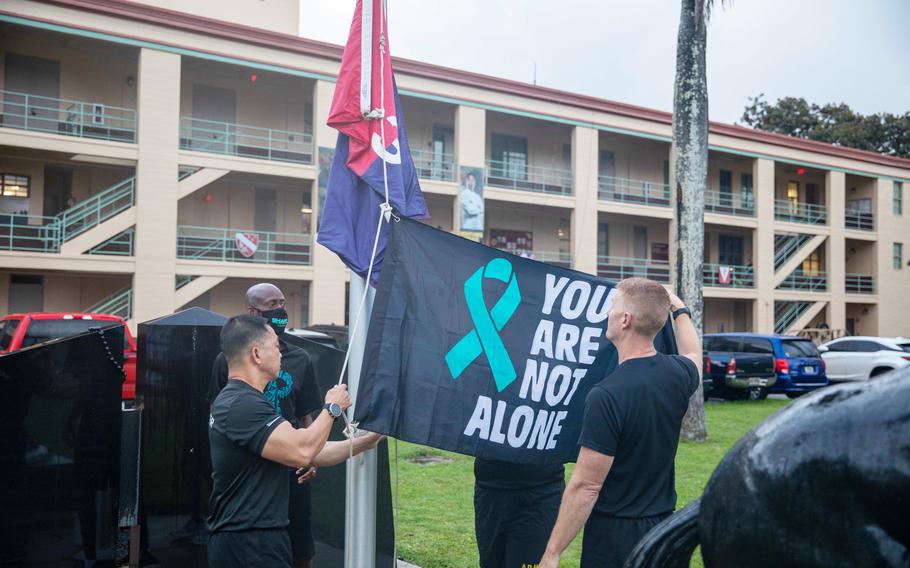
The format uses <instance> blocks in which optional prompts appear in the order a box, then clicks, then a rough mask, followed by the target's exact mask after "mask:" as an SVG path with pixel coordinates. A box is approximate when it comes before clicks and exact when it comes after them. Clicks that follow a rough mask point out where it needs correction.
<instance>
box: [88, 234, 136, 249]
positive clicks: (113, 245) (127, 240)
mask: <svg viewBox="0 0 910 568" xmlns="http://www.w3.org/2000/svg"><path fill="white" fill-rule="evenodd" d="M135 235H136V228H135V227H130V228H129V229H127V230H125V231H123V232H121V233H119V234H117V235H114V236H113V237H111V238H109V239H108V240H106V241H104V242H103V243H101V244H100V245H97V246H95V247H93V248H91V249H90V250H89V251H88V254H100V255H107V256H133V239H134V238H135Z"/></svg>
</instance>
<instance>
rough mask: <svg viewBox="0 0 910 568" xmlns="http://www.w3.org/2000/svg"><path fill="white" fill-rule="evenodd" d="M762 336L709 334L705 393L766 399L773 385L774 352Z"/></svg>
mask: <svg viewBox="0 0 910 568" xmlns="http://www.w3.org/2000/svg"><path fill="white" fill-rule="evenodd" d="M769 347H770V345H769V343H768V341H767V339H765V338H764V337H762V336H755V335H754V334H749V333H709V334H705V337H704V350H705V352H706V358H705V372H704V380H703V386H704V388H705V396H706V397H707V396H709V395H713V396H720V397H723V398H748V399H751V400H758V399H763V398H765V397H767V396H768V389H769V388H771V387H772V386H774V383H775V382H776V381H777V375H776V374H775V372H774V364H775V363H774V355H773V352H771V350H770V349H769Z"/></svg>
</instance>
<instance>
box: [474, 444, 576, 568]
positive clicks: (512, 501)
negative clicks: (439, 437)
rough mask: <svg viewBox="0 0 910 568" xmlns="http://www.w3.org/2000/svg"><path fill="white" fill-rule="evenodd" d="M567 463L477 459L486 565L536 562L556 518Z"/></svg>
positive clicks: (480, 542)
mask: <svg viewBox="0 0 910 568" xmlns="http://www.w3.org/2000/svg"><path fill="white" fill-rule="evenodd" d="M564 487H565V467H564V466H563V465H562V464H554V465H544V466H536V467H531V466H519V465H517V464H514V463H509V462H503V461H497V460H488V459H483V458H477V459H475V460H474V534H475V536H476V537H477V550H478V552H479V553H480V568H522V567H525V566H533V565H534V564H535V563H536V562H537V559H538V558H540V555H541V554H543V551H544V547H545V546H546V544H547V537H548V536H549V535H550V531H551V530H552V529H553V523H555V522H556V514H557V513H558V512H559V498H560V496H561V495H562V490H563V488H564Z"/></svg>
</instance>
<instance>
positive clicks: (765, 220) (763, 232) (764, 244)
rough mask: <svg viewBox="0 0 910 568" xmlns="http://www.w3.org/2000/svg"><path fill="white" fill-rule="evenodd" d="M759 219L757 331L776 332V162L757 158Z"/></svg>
mask: <svg viewBox="0 0 910 568" xmlns="http://www.w3.org/2000/svg"><path fill="white" fill-rule="evenodd" d="M752 178H753V180H754V190H753V191H754V194H755V217H756V220H757V221H758V227H757V228H756V229H755V236H754V238H753V239H752V248H753V250H752V265H753V270H754V271H755V290H756V292H757V293H758V296H757V297H756V299H755V307H754V314H753V318H752V319H753V322H754V328H755V329H754V330H753V331H755V332H758V333H773V332H774V324H775V322H774V161H773V160H767V159H764V158H757V159H756V160H755V161H754V162H752Z"/></svg>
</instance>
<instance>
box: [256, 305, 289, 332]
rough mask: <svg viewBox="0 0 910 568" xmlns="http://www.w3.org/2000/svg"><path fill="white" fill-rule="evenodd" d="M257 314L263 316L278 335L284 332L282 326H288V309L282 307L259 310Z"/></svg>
mask: <svg viewBox="0 0 910 568" xmlns="http://www.w3.org/2000/svg"><path fill="white" fill-rule="evenodd" d="M259 315H261V316H262V317H264V318H265V321H267V322H268V324H269V326H270V327H271V328H272V329H273V330H275V334H276V335H278V336H279V337H280V336H281V334H282V333H284V328H286V327H287V326H288V311H287V310H286V309H284V308H275V309H274V310H265V311H261V312H259Z"/></svg>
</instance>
